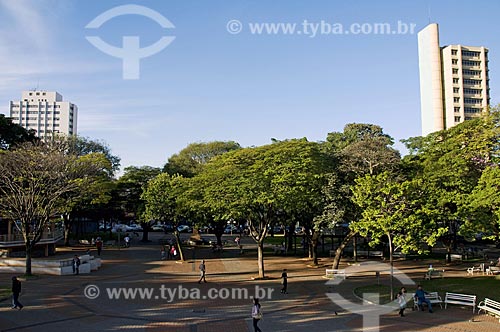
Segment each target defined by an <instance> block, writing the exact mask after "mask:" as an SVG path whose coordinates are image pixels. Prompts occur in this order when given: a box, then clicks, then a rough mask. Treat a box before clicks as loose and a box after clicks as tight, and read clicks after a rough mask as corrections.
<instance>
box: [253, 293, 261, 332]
mask: <svg viewBox="0 0 500 332" xmlns="http://www.w3.org/2000/svg"><path fill="white" fill-rule="evenodd" d="M262 317H263V316H262V310H261V308H260V303H259V299H258V298H254V299H253V306H252V320H253V331H254V332H262V330H261V329H260V328H259V326H258V324H259V321H260V320H261V319H262Z"/></svg>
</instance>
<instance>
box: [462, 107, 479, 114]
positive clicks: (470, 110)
mask: <svg viewBox="0 0 500 332" xmlns="http://www.w3.org/2000/svg"><path fill="white" fill-rule="evenodd" d="M464 112H465V113H473V114H475V113H481V109H480V108H474V107H465V108H464Z"/></svg>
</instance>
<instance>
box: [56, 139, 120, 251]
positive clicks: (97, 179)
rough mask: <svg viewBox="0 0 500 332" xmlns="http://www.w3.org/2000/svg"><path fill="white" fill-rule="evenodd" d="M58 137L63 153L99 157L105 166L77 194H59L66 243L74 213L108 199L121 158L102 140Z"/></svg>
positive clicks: (103, 203)
mask: <svg viewBox="0 0 500 332" xmlns="http://www.w3.org/2000/svg"><path fill="white" fill-rule="evenodd" d="M57 140H58V141H59V144H60V146H61V148H62V149H63V151H64V153H66V154H68V155H75V156H85V155H92V156H99V158H105V159H104V160H101V162H103V163H104V164H106V167H104V168H103V169H102V172H100V173H99V174H95V176H94V177H93V179H92V181H89V183H88V184H85V186H82V187H81V188H80V189H79V192H80V195H72V196H71V197H62V199H64V201H65V205H64V210H63V211H61V212H62V215H63V220H64V243H65V245H69V235H70V232H71V230H72V226H73V224H74V217H75V216H76V214H80V215H84V214H85V212H86V211H89V210H90V209H93V208H94V209H95V208H98V207H99V206H100V207H103V206H104V205H105V204H107V203H108V202H109V201H110V200H111V198H112V195H111V192H112V189H113V188H114V183H113V176H114V173H115V172H116V171H117V170H118V168H119V166H120V158H119V157H117V156H114V155H113V154H112V153H111V149H110V148H109V147H108V146H107V145H106V144H105V143H103V142H100V141H97V140H92V139H90V138H87V137H79V136H61V137H58V138H57Z"/></svg>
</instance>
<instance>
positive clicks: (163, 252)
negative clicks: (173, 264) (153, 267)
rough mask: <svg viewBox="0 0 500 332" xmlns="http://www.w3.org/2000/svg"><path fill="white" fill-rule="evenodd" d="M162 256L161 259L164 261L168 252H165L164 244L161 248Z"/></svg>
mask: <svg viewBox="0 0 500 332" xmlns="http://www.w3.org/2000/svg"><path fill="white" fill-rule="evenodd" d="M160 256H161V260H162V261H164V260H165V258H166V256H167V254H166V252H165V247H164V246H161V249H160Z"/></svg>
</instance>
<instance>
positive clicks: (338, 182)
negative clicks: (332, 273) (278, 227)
mask: <svg viewBox="0 0 500 332" xmlns="http://www.w3.org/2000/svg"><path fill="white" fill-rule="evenodd" d="M393 143H394V140H393V139H392V137H390V136H389V135H387V134H385V133H384V132H383V130H382V128H381V127H380V126H377V125H373V124H362V123H351V124H347V125H346V126H345V127H344V131H343V132H341V133H340V132H333V133H329V134H328V136H327V141H326V142H325V144H324V145H325V148H326V150H327V151H328V152H329V153H330V154H331V155H332V157H333V158H334V159H335V160H337V164H338V167H337V168H336V171H335V172H332V173H331V174H330V179H329V180H328V184H327V185H326V186H325V187H324V188H323V193H324V196H325V198H326V206H325V209H324V211H323V214H322V215H321V216H320V217H318V218H316V225H315V227H316V228H323V227H326V228H334V227H335V226H336V225H338V224H348V223H349V222H352V221H355V220H357V219H358V218H359V217H360V216H361V211H360V209H359V207H358V206H357V205H356V204H354V203H353V201H352V200H351V197H352V193H351V186H353V185H354V184H355V182H354V181H355V179H356V178H358V177H363V176H365V175H366V174H370V175H375V174H380V173H382V172H384V171H390V172H398V171H399V161H400V155H399V152H398V151H397V150H395V149H394V148H392V145H393ZM356 235H357V232H356V231H354V230H353V229H351V228H349V232H348V234H347V235H346V237H345V238H344V240H343V241H342V243H341V245H340V246H339V247H338V248H337V250H336V252H335V258H334V261H333V268H335V269H337V268H338V265H339V263H340V257H341V255H342V252H343V250H344V248H345V247H346V246H347V244H348V243H349V242H350V241H351V240H353V241H354V258H355V259H356V242H355V240H356Z"/></svg>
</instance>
